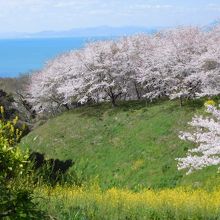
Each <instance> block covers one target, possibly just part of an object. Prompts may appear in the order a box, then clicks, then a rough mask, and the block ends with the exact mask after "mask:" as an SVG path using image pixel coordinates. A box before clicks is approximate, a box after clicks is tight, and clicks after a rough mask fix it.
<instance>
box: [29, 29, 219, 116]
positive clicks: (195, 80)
mask: <svg viewBox="0 0 220 220" xmlns="http://www.w3.org/2000/svg"><path fill="white" fill-rule="evenodd" d="M219 45H220V27H216V28H214V29H213V30H211V31H210V32H204V31H202V30H201V29H199V28H196V27H184V28H177V29H174V30H168V31H165V32H161V33H157V34H155V35H145V34H140V35H136V36H130V37H124V38H122V39H119V40H109V41H100V42H93V43H90V44H88V45H87V46H85V48H82V49H80V50H77V51H71V52H69V53H66V54H63V55H61V56H59V57H57V58H55V59H53V60H51V61H49V62H48V63H47V65H46V66H45V67H44V68H43V70H42V71H40V72H38V73H35V74H33V75H32V77H31V83H30V86H29V88H28V92H29V94H30V100H31V103H32V105H34V106H35V109H36V110H37V111H49V112H57V111H59V110H60V109H61V108H64V107H65V108H66V109H69V107H71V106H72V105H73V104H74V103H87V102H103V101H110V102H111V103H112V105H113V106H115V105H116V102H117V100H120V99H121V100H134V99H147V100H153V99H158V98H161V97H167V98H170V99H176V98H179V99H180V103H181V105H182V102H183V100H184V99H195V98H197V97H201V96H211V95H216V94H220V62H219V60H220V46H219Z"/></svg>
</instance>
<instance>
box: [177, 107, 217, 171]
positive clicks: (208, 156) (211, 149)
mask: <svg viewBox="0 0 220 220" xmlns="http://www.w3.org/2000/svg"><path fill="white" fill-rule="evenodd" d="M206 111H207V112H208V113H209V114H210V116H208V117H203V116H195V117H194V118H193V119H192V121H191V122H190V123H189V124H190V126H192V127H193V128H194V130H193V131H192V132H181V134H180V136H179V137H180V138H181V139H182V140H187V141H191V142H194V143H195V144H196V148H192V149H190V150H189V151H188V153H187V156H186V157H184V158H177V161H178V169H179V170H182V169H187V170H188V171H187V174H190V173H192V172H193V171H196V170H201V169H203V168H205V167H208V166H212V165H219V164H220V110H218V109H217V108H216V107H215V106H213V105H208V106H207V110H206Z"/></svg>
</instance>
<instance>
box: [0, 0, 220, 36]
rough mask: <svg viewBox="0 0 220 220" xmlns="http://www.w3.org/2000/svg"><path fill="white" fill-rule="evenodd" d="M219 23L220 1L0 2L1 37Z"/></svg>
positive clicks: (23, 0) (47, 0) (64, 0)
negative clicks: (112, 28)
mask: <svg viewBox="0 0 220 220" xmlns="http://www.w3.org/2000/svg"><path fill="white" fill-rule="evenodd" d="M219 19H220V0H107V1H105V0H0V33H8V32H29V33H32V32H40V31H49V30H54V31H58V30H60V31H61V30H69V29H74V28H85V27H96V26H103V25H104V26H145V27H174V26H180V25H207V24H209V23H212V22H213V21H215V20H219Z"/></svg>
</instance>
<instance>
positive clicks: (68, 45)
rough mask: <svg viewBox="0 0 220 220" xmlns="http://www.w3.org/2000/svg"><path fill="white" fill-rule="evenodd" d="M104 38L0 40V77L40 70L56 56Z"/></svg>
mask: <svg viewBox="0 0 220 220" xmlns="http://www.w3.org/2000/svg"><path fill="white" fill-rule="evenodd" d="M103 39H108V38H106V37H104V38H103V37H95V38H94V37H91V38H51V39H9V40H0V77H15V76H19V75H20V74H25V73H28V72H32V71H36V70H39V69H41V68H42V67H43V66H44V64H45V63H46V62H47V61H48V60H49V59H52V58H54V57H56V56H57V55H59V54H61V53H64V52H67V51H70V50H74V49H79V48H81V47H83V46H84V45H85V44H86V43H89V42H91V41H96V40H103Z"/></svg>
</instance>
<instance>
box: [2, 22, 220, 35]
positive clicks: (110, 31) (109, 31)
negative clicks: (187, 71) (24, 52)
mask: <svg viewBox="0 0 220 220" xmlns="http://www.w3.org/2000/svg"><path fill="white" fill-rule="evenodd" d="M219 24H220V21H219V20H216V21H213V22H211V23H210V24H208V25H205V26H203V27H202V28H203V30H211V29H212V28H213V27H215V26H217V25H219ZM168 28H170V27H140V26H122V27H111V26H99V27H89V28H75V29H71V30H66V31H42V32H38V33H19V32H11V33H0V39H3V38H6V39H10V38H12V39H13V38H62V37H117V36H129V35H133V34H138V33H147V34H154V33H157V32H159V31H161V30H165V29H168Z"/></svg>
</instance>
